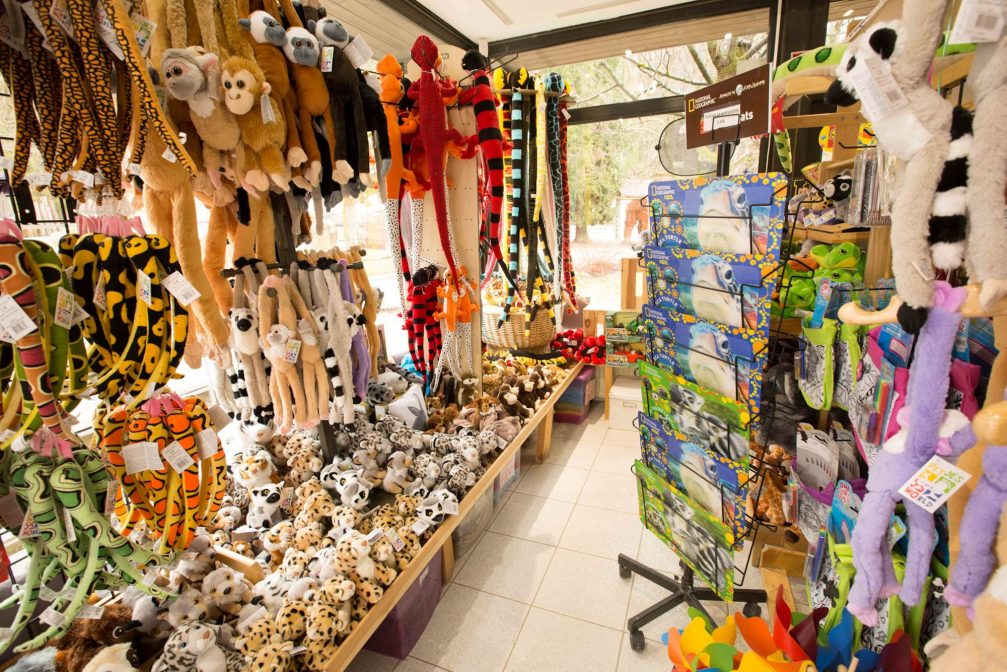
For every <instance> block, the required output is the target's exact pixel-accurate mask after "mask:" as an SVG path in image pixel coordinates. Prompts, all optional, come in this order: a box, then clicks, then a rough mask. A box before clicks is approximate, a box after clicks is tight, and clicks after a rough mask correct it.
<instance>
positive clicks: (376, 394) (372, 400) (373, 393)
mask: <svg viewBox="0 0 1007 672" xmlns="http://www.w3.org/2000/svg"><path fill="white" fill-rule="evenodd" d="M393 401H395V393H394V392H392V388H390V387H389V386H388V385H386V384H385V383H381V382H378V381H376V380H372V381H371V382H370V383H369V384H368V385H367V403H368V404H369V405H370V406H371V407H375V406H387V405H388V404H390V403H392V402H393Z"/></svg>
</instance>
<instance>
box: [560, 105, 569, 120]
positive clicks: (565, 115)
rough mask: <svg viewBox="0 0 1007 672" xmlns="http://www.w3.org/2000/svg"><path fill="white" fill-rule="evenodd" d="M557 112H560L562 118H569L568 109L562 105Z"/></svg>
mask: <svg viewBox="0 0 1007 672" xmlns="http://www.w3.org/2000/svg"><path fill="white" fill-rule="evenodd" d="M559 113H560V114H562V115H563V118H564V119H566V120H567V121H569V120H570V110H568V109H566V108H565V107H564V108H561V109H560V111H559Z"/></svg>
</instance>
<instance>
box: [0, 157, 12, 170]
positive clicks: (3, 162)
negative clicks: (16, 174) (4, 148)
mask: <svg viewBox="0 0 1007 672" xmlns="http://www.w3.org/2000/svg"><path fill="white" fill-rule="evenodd" d="M13 169H14V159H13V158H11V157H9V156H0V170H13Z"/></svg>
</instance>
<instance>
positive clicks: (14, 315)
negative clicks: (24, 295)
mask: <svg viewBox="0 0 1007 672" xmlns="http://www.w3.org/2000/svg"><path fill="white" fill-rule="evenodd" d="M0 324H3V328H4V331H5V332H7V335H8V336H10V338H11V339H12V340H14V341H17V340H20V339H22V338H24V337H25V336H27V335H28V334H30V333H32V332H34V331H38V327H37V326H35V322H34V320H32V319H31V318H30V317H28V314H27V313H26V312H24V310H23V309H22V308H21V306H19V305H18V303H17V301H15V300H14V298H13V297H12V296H10V295H9V294H4V295H2V296H0Z"/></svg>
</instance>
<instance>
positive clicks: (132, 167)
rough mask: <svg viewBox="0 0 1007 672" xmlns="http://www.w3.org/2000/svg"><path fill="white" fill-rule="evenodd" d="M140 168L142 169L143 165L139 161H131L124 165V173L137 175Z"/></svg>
mask: <svg viewBox="0 0 1007 672" xmlns="http://www.w3.org/2000/svg"><path fill="white" fill-rule="evenodd" d="M141 170H143V166H141V165H140V164H139V163H131V164H129V165H128V166H126V173H127V174H128V175H139V174H140V171H141Z"/></svg>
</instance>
